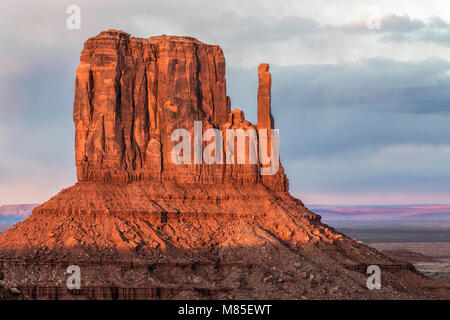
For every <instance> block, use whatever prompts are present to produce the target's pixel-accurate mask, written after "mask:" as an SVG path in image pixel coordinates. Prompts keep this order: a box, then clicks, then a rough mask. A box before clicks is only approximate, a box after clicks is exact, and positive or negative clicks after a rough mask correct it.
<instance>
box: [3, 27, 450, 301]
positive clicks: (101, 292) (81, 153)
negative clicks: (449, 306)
mask: <svg viewBox="0 0 450 320" xmlns="http://www.w3.org/2000/svg"><path fill="white" fill-rule="evenodd" d="M258 75H259V88H258V123H257V125H256V126H255V125H253V124H251V123H250V122H248V121H247V120H245V117H244V113H243V112H242V111H241V110H238V109H234V110H231V101H230V98H229V97H227V93H226V79H225V58H224V55H223V52H222V50H221V49H220V47H218V46H215V45H207V44H204V43H202V42H200V41H198V40H196V39H193V38H189V37H175V36H157V37H151V38H148V39H138V38H134V37H131V36H130V35H129V34H127V33H125V32H122V31H116V30H109V31H105V32H102V33H100V34H99V35H98V36H96V37H93V38H90V39H88V40H87V41H86V42H85V44H84V49H83V51H82V53H81V58H80V65H79V67H78V69H77V73H76V84H75V101H74V116H73V119H74V122H75V129H76V140H75V142H76V147H75V154H76V166H77V177H78V182H77V183H76V184H75V185H74V186H72V187H70V188H67V189H64V190H62V191H61V192H60V193H59V194H57V195H56V196H54V197H53V198H51V199H50V200H49V201H47V202H46V203H44V204H43V205H41V206H39V207H37V208H35V209H34V210H33V214H32V215H31V216H29V217H28V218H27V219H26V220H25V221H24V222H21V223H18V224H16V225H15V226H13V227H12V228H10V229H9V230H7V231H6V232H4V233H2V234H1V235H0V273H1V274H2V275H3V276H2V279H1V280H0V286H3V287H7V288H11V287H15V288H18V289H19V290H20V295H21V297H28V298H50V299H56V298H67V299H71V298H74V297H77V296H83V297H85V298H92V299H210V298H216V299H304V298H310V299H321V298H322V299H323V298H326V299H348V298H353V299H367V298H374V299H401V298H429V299H431V298H448V297H449V292H450V287H449V284H448V283H447V282H443V281H441V282H439V281H431V280H428V279H426V278H425V277H424V276H422V275H421V274H419V273H418V272H417V271H415V269H414V268H413V266H412V265H411V264H409V263H406V262H401V261H396V260H394V259H392V258H389V257H387V256H385V255H383V254H382V253H380V252H378V251H376V250H375V249H373V248H370V247H367V246H365V245H363V244H362V243H361V242H360V241H357V240H354V239H350V238H348V237H346V236H345V235H343V234H341V233H339V232H337V231H336V230H334V229H333V228H331V227H329V226H327V225H325V224H322V223H321V221H320V216H319V215H317V214H315V213H313V212H311V211H309V210H308V209H307V208H305V207H304V206H303V204H302V202H301V201H300V200H298V199H295V198H294V197H292V196H291V195H290V194H289V190H288V181H287V178H286V176H285V175H284V170H283V168H282V167H281V166H280V170H279V171H278V173H277V174H276V175H273V176H264V177H262V176H261V175H260V170H259V165H258V164H223V165H219V164H214V165H206V164H192V165H188V164H187V165H175V164H173V163H172V162H171V158H170V152H171V149H172V147H173V146H174V142H173V141H171V138H170V137H171V133H172V131H173V130H174V129H177V128H186V129H191V130H192V128H193V124H194V121H196V120H198V121H202V124H203V128H204V130H206V128H216V129H219V130H226V129H229V128H242V129H249V128H266V129H269V128H273V127H274V121H273V117H272V115H271V101H270V90H271V75H270V73H269V66H268V65H267V64H262V65H260V67H259V69H258ZM74 264H75V265H78V266H80V268H81V275H82V281H81V290H78V291H76V292H72V291H69V290H68V289H67V288H66V286H65V283H66V277H67V276H66V274H65V271H66V269H67V267H68V266H69V265H74ZM372 264H376V265H379V266H380V267H381V269H382V272H383V276H382V289H381V290H368V289H367V287H366V280H367V275H366V274H365V269H366V267H367V266H368V265H372Z"/></svg>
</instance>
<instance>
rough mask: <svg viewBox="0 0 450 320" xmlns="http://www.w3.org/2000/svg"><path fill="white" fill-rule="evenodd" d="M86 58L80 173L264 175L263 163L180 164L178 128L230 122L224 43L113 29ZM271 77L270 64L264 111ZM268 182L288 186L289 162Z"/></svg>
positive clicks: (232, 179) (90, 176)
mask: <svg viewBox="0 0 450 320" xmlns="http://www.w3.org/2000/svg"><path fill="white" fill-rule="evenodd" d="M80 60H81V62H80V65H79V67H78V70H77V74H76V87H75V101H74V122H75V128H76V141H75V145H76V147H75V154H76V164H77V175H78V180H79V181H103V182H119V183H127V182H131V181H170V180H172V181H177V182H180V183H225V184H226V183H240V184H245V183H257V182H259V181H260V180H261V178H260V174H259V171H258V169H259V167H258V165H253V166H251V165H250V166H249V165H242V166H241V165H237V166H227V165H224V164H223V165H221V164H217V165H205V164H191V165H184V164H183V165H177V164H174V163H173V162H172V160H171V156H170V155H171V151H172V149H173V147H174V145H175V144H176V142H174V141H172V140H171V134H172V132H173V131H174V130H175V129H178V128H186V129H188V130H190V131H191V133H193V128H194V121H202V123H203V129H204V130H207V129H208V128H217V129H222V128H223V127H224V126H225V127H227V128H229V127H230V125H229V120H230V119H231V118H230V116H232V113H231V111H230V99H229V98H228V97H227V95H226V80H225V58H224V55H223V52H222V50H221V49H220V47H218V46H215V45H207V44H204V43H201V42H199V41H198V40H196V39H193V38H189V37H175V36H158V37H151V38H148V39H138V38H133V37H130V35H129V34H127V33H124V32H121V31H114V30H109V31H106V32H102V33H100V35H98V36H96V37H94V38H91V39H89V40H87V41H86V43H85V46H84V49H83V51H82V53H81V59H80ZM260 69H261V68H260ZM267 77H269V79H270V74H268V71H266V72H265V74H264V75H263V78H262V79H263V85H262V86H263V87H264V90H263V92H261V93H259V95H258V101H259V100H260V99H262V100H263V101H264V103H263V104H262V105H261V110H259V109H260V106H259V104H258V110H259V111H258V116H259V115H260V114H263V115H264V117H265V118H267V117H269V118H270V117H271V115H270V106H269V108H267V101H269V103H270V85H269V86H268V87H267V84H266V82H267V80H266V78H267ZM266 113H268V114H266ZM267 128H271V127H270V126H268V127H267ZM203 145H204V146H205V145H206V143H203ZM224 152H225V150H224ZM264 184H266V185H267V186H268V187H270V188H272V189H275V190H279V191H287V190H288V185H287V179H286V177H285V175H284V172H283V168H282V167H281V168H280V170H279V172H278V174H277V175H275V176H273V177H266V178H265V179H264Z"/></svg>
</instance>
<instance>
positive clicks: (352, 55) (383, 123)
mask: <svg viewBox="0 0 450 320" xmlns="http://www.w3.org/2000/svg"><path fill="white" fill-rule="evenodd" d="M69 5H78V6H79V7H80V9H81V29H80V30H69V29H67V27H66V20H67V18H68V16H69V15H68V14H67V13H66V9H67V7H68V6H69ZM0 6H1V7H0V12H1V13H0V41H1V47H0V48H1V49H0V50H1V51H0V52H1V53H0V54H1V59H0V68H1V73H0V97H1V106H0V204H14V203H39V202H43V201H45V200H47V199H48V198H49V197H51V196H52V195H54V194H56V193H57V192H58V191H59V190H60V189H61V188H64V187H67V186H70V185H72V184H73V183H74V182H75V165H74V126H73V122H72V102H73V95H74V79H75V70H76V67H77V65H78V63H79V54H80V51H81V49H82V45H83V42H84V41H85V40H86V39H87V38H89V37H92V36H95V35H96V34H98V33H99V32H100V31H102V30H106V29H110V28H114V29H123V30H125V31H127V32H128V33H131V34H132V35H133V36H138V37H148V36H152V35H158V34H174V35H190V36H193V37H196V38H198V39H199V40H201V41H204V42H207V43H213V44H219V45H220V46H221V47H222V48H223V50H224V52H225V57H226V59H227V85H228V95H229V96H230V97H231V100H232V106H233V107H239V108H242V109H243V110H244V111H245V112H246V116H247V118H248V119H249V120H250V121H253V122H255V121H256V92H257V69H256V68H257V65H258V64H259V63H261V62H268V63H270V64H271V71H272V82H273V88H272V110H273V113H274V116H275V119H276V123H275V124H276V127H277V128H279V129H280V139H281V156H282V162H283V164H284V166H285V168H286V170H287V174H288V176H289V178H290V184H291V192H292V193H293V194H294V195H296V196H298V197H300V198H301V199H302V200H303V201H304V202H306V203H307V204H418V203H423V204H427V203H450V112H449V111H450V3H449V2H448V0H442V1H439V0H431V1H418V0H396V1H363V0H355V1H352V0H339V1H331V0H329V1H321V0H318V1H317V0H316V1H299V0H292V1H287V0H286V1H272V0H271V1H261V0H258V1H256V0H255V1H242V0H239V1H234V0H228V1H214V0H205V1H203V0H196V1H195V0H194V1H179V0H177V1H169V0H164V1H153V0H145V1H106V0H102V1H80V0H79V1H76V0H71V1H64V0H41V1H39V2H34V3H32V4H31V3H30V2H29V1H22V0H2V1H1V3H0Z"/></svg>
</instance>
